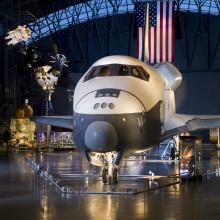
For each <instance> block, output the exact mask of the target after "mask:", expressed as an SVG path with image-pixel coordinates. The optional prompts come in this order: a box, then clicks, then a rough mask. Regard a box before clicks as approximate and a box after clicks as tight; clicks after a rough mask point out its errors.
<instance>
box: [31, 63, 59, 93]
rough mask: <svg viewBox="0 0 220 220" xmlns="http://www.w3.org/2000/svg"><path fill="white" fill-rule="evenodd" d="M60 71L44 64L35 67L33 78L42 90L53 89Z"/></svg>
mask: <svg viewBox="0 0 220 220" xmlns="http://www.w3.org/2000/svg"><path fill="white" fill-rule="evenodd" d="M59 76H60V72H59V71H57V70H55V69H53V68H52V67H51V66H48V65H45V66H41V67H37V68H35V78H36V80H37V83H38V85H39V86H40V87H41V88H42V89H44V90H53V89H54V86H55V85H56V84H57V80H58V78H59Z"/></svg>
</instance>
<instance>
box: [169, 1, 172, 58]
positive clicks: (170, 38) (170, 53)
mask: <svg viewBox="0 0 220 220" xmlns="http://www.w3.org/2000/svg"><path fill="white" fill-rule="evenodd" d="M172 8H173V3H172V1H169V19H168V23H169V28H168V34H169V37H168V39H169V42H168V48H169V49H168V54H169V56H168V61H169V62H171V61H172V35H173V34H172V15H173V11H172Z"/></svg>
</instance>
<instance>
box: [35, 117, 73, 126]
mask: <svg viewBox="0 0 220 220" xmlns="http://www.w3.org/2000/svg"><path fill="white" fill-rule="evenodd" d="M33 120H34V121H35V122H37V123H42V124H48V125H52V126H56V127H61V128H68V129H73V116H37V117H33Z"/></svg>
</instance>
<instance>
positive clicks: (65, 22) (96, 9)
mask: <svg viewBox="0 0 220 220" xmlns="http://www.w3.org/2000/svg"><path fill="white" fill-rule="evenodd" d="M135 2H136V0H90V1H85V2H83V3H78V4H74V5H72V6H69V7H67V8H64V9H61V10H58V11H56V12H53V13H50V14H48V15H46V16H44V17H41V18H39V19H37V20H36V21H34V22H32V23H29V24H28V27H29V28H30V29H31V31H32V36H31V38H30V39H29V40H28V41H27V42H26V43H27V44H30V43H31V42H32V41H37V40H39V39H41V38H43V37H46V36H48V35H50V34H51V33H54V32H57V31H60V30H62V29H65V28H68V27H70V26H73V25H76V24H80V23H83V22H87V21H91V20H94V19H99V18H103V17H106V16H112V15H116V14H126V13H133V12H134V3H135ZM176 9H178V10H180V11H182V12H191V13H203V14H210V15H214V16H217V15H219V11H220V1H219V0H177V1H176Z"/></svg>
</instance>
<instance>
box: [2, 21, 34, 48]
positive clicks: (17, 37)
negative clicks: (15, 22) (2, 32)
mask: <svg viewBox="0 0 220 220" xmlns="http://www.w3.org/2000/svg"><path fill="white" fill-rule="evenodd" d="M30 37H31V30H30V29H29V28H28V27H27V26H26V25H24V26H18V27H17V28H16V29H14V30H12V31H9V32H8V33H7V36H6V37H5V40H7V45H8V46H11V45H16V44H18V43H21V42H26V41H27V40H28V39H29V38H30Z"/></svg>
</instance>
